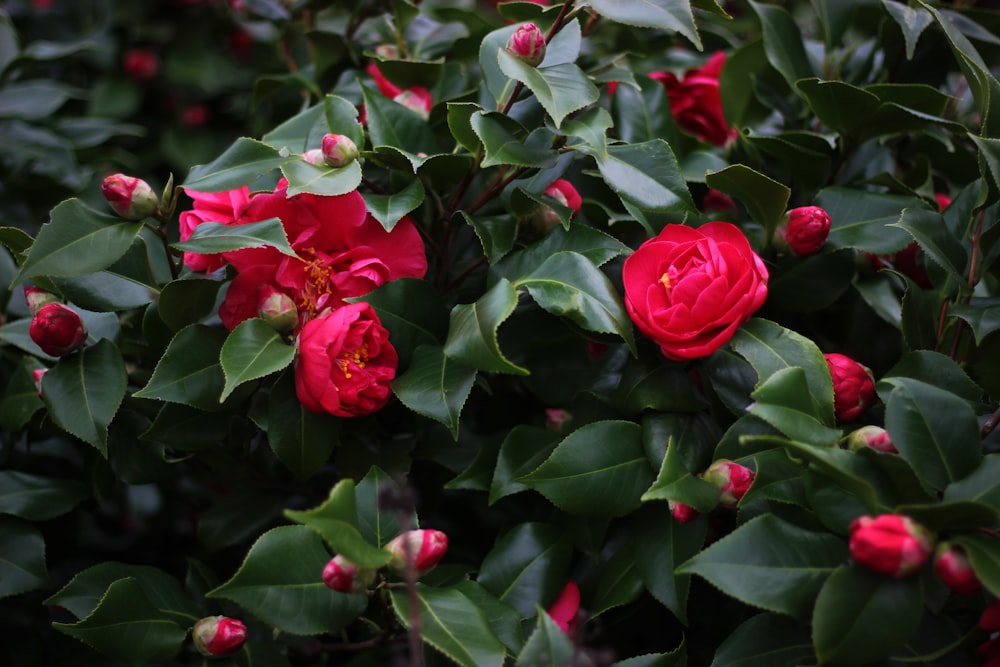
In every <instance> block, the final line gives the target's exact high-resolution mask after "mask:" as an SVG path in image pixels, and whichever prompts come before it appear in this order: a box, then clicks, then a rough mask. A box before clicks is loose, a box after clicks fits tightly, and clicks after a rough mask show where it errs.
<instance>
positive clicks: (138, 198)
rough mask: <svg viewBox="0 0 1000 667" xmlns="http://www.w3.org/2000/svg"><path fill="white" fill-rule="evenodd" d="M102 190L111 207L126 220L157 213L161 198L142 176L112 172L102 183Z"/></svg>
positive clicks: (140, 218)
mask: <svg viewBox="0 0 1000 667" xmlns="http://www.w3.org/2000/svg"><path fill="white" fill-rule="evenodd" d="M101 192H102V193H104V198H105V199H107V200H108V204H110V205H111V209H112V210H113V211H114V212H115V213H117V214H118V215H120V216H121V217H123V218H125V219H126V220H142V219H143V218H146V217H149V216H151V215H153V214H154V213H156V207H157V206H159V199H158V198H157V196H156V193H155V192H153V188H151V187H149V183H147V182H146V181H144V180H142V179H141V178H134V177H132V176H126V175H125V174H112V175H111V176H108V177H107V178H105V179H104V181H103V182H102V183H101Z"/></svg>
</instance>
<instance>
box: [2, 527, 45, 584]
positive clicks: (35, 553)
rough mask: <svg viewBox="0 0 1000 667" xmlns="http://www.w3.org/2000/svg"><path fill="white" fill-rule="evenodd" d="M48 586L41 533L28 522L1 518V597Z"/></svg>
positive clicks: (43, 542)
mask: <svg viewBox="0 0 1000 667" xmlns="http://www.w3.org/2000/svg"><path fill="white" fill-rule="evenodd" d="M48 583H49V574H48V569H47V568H46V566H45V538H44V537H42V533H41V532H40V531H39V530H38V529H37V528H35V527H34V526H33V525H31V524H30V523H28V522H27V521H24V520H22V519H18V518H15V517H10V516H0V598H5V597H10V596H11V595H17V594H18V593H24V592H25V591H32V590H35V589H38V588H42V587H44V586H47V585H48Z"/></svg>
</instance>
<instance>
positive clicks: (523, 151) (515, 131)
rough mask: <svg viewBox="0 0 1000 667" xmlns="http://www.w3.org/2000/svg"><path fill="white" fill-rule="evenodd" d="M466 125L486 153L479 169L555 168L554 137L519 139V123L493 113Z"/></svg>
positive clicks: (475, 116)
mask: <svg viewBox="0 0 1000 667" xmlns="http://www.w3.org/2000/svg"><path fill="white" fill-rule="evenodd" d="M470 122H471V124H472V129H473V131H475V133H476V136H478V137H479V139H480V140H481V141H482V143H483V149H484V150H485V153H486V155H485V158H484V159H483V162H482V166H483V167H492V166H495V165H501V164H503V165H508V164H509V165H515V166H519V167H532V168H534V167H541V168H547V167H551V166H553V165H555V163H556V159H557V158H558V157H559V154H558V153H557V152H556V151H554V150H553V149H552V140H553V138H554V136H553V135H552V133H551V132H549V131H548V130H544V129H538V130H535V131H534V132H532V133H531V134H530V135H528V136H521V135H524V134H526V133H525V131H524V128H522V127H521V125H520V124H519V123H517V122H516V121H514V120H512V119H510V118H509V117H508V116H505V115H503V114H500V113H497V112H495V111H479V112H477V113H474V114H473V115H472V118H471V119H470ZM508 222H509V221H508Z"/></svg>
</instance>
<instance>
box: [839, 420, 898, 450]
mask: <svg viewBox="0 0 1000 667" xmlns="http://www.w3.org/2000/svg"><path fill="white" fill-rule="evenodd" d="M866 447H867V448H869V449H874V450H875V451H876V452H883V453H885V454H898V453H899V450H898V449H896V445H894V444H892V438H891V437H889V432H888V431H886V430H885V429H884V428H882V427H880V426H862V427H861V428H859V429H857V430H855V431H852V432H851V434H850V435H849V436H847V448H848V449H849V450H851V451H852V452H857V451H860V450H862V449H865V448H866Z"/></svg>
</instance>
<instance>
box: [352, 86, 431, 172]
mask: <svg viewBox="0 0 1000 667" xmlns="http://www.w3.org/2000/svg"><path fill="white" fill-rule="evenodd" d="M361 90H362V92H363V93H364V100H365V113H366V116H367V119H368V132H369V136H370V137H371V144H372V147H373V148H378V147H380V146H390V147H393V148H394V149H396V150H397V151H398V152H399V153H400V154H401V155H403V156H404V157H405V158H406V160H407V161H408V162H409V163H410V166H411V167H412V168H413V171H414V172H416V170H417V167H419V166H420V164H421V162H422V161H423V159H422V158H420V157H418V155H417V154H418V153H426V154H427V155H434V154H436V153H438V147H437V141H436V140H435V139H434V134H433V132H431V129H430V126H429V125H428V124H427V121H425V120H424V119H423V118H421V117H420V116H419V115H418V114H417V113H415V112H414V111H411V110H410V109H407V108H406V107H404V106H403V105H402V104H399V103H397V102H394V101H392V100H390V99H389V98H387V97H385V96H384V95H382V93H380V92H378V91H377V90H372V89H371V88H369V87H368V86H366V85H364V84H362V85H361ZM359 146H360V144H359Z"/></svg>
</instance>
